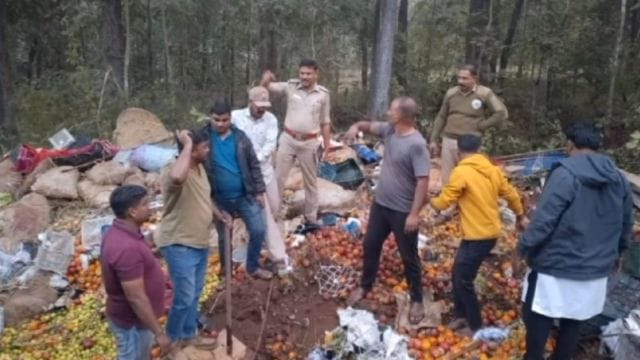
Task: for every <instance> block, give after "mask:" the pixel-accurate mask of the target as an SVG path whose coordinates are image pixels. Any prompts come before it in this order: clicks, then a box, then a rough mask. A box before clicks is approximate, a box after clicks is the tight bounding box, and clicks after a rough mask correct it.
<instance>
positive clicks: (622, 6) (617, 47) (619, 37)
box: [606, 0, 627, 127]
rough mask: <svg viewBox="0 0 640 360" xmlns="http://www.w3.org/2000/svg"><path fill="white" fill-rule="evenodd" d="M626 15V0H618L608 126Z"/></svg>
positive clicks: (611, 117) (608, 99)
mask: <svg viewBox="0 0 640 360" xmlns="http://www.w3.org/2000/svg"><path fill="white" fill-rule="evenodd" d="M626 17H627V0H620V22H619V25H618V33H617V34H616V42H615V46H614V48H613V54H612V55H611V75H610V80H609V96H608V98H607V115H606V116H607V121H608V123H609V126H610V127H613V126H614V121H613V103H614V98H615V94H616V79H617V76H618V69H619V67H620V53H621V52H622V41H623V37H624V24H625V20H626Z"/></svg>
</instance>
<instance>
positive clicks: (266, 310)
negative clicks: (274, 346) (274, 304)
mask: <svg viewBox="0 0 640 360" xmlns="http://www.w3.org/2000/svg"><path fill="white" fill-rule="evenodd" d="M272 290H273V279H271V283H270V284H269V294H268V295H267V303H266V305H265V306H264V313H263V315H264V316H263V317H262V325H261V326H260V334H259V335H258V343H257V344H256V350H255V351H254V352H253V359H252V360H255V359H256V356H258V350H259V349H260V345H261V344H262V335H264V328H265V326H266V325H267V318H268V317H269V304H270V303H271V291H272ZM261 310H262V309H261Z"/></svg>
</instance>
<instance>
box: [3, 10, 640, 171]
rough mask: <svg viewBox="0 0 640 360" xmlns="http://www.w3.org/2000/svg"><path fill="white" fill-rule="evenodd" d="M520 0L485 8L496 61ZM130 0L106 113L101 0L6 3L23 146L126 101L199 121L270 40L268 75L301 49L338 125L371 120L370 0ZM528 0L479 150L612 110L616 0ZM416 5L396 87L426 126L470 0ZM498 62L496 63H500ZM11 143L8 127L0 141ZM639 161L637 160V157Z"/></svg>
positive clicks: (627, 96) (283, 70)
mask: <svg viewBox="0 0 640 360" xmlns="http://www.w3.org/2000/svg"><path fill="white" fill-rule="evenodd" d="M515 2H516V0H501V1H495V0H494V1H492V3H493V5H494V7H492V10H493V12H492V13H491V16H490V17H487V20H488V19H489V18H490V19H491V21H492V23H491V24H487V26H486V29H487V30H486V32H485V33H483V34H480V35H479V37H478V38H477V39H474V40H473V41H475V42H477V43H480V44H484V46H485V51H486V55H487V57H488V58H489V60H490V62H491V61H493V63H495V62H496V60H497V58H499V56H500V54H501V52H502V50H503V48H502V46H503V42H504V39H505V37H506V33H507V28H508V24H509V22H510V20H511V14H512V12H513V7H514V5H515ZM128 3H129V4H130V14H131V19H130V20H131V21H130V24H131V33H130V34H129V38H130V40H131V49H132V53H131V54H130V55H131V58H130V69H129V74H130V75H129V83H130V86H131V88H130V96H129V98H128V99H124V98H123V95H122V94H121V93H120V92H119V91H118V90H117V89H116V87H115V86H114V83H113V81H112V80H111V79H110V80H108V81H107V83H106V87H105V91H104V96H103V97H102V107H101V109H100V111H99V114H98V108H99V106H100V105H99V104H100V103H101V92H102V88H103V81H104V75H105V72H106V71H107V62H106V61H105V57H104V41H103V40H104V39H103V29H102V27H103V15H102V7H103V4H104V1H97V0H73V1H71V0H58V1H36V0H20V1H18V0H10V1H9V16H8V20H9V21H8V31H7V33H8V34H9V36H8V44H7V47H8V49H9V53H10V55H11V63H12V73H11V75H12V76H11V78H12V80H13V82H12V83H13V84H14V87H13V100H12V108H13V113H14V115H15V118H16V120H17V124H18V128H19V131H20V136H21V140H22V141H29V142H33V143H36V144H42V145H46V139H47V138H48V137H49V136H50V135H52V134H53V133H55V132H56V131H57V130H59V129H61V128H63V127H67V128H69V129H71V130H72V131H74V132H84V133H88V134H91V135H95V136H105V137H108V136H109V135H110V134H111V131H112V130H113V127H114V124H115V119H116V118H117V116H118V114H119V113H120V111H122V110H123V109H124V108H126V107H129V106H138V107H143V108H146V109H148V110H150V111H152V112H154V113H156V114H157V115H158V116H159V117H160V118H161V119H162V120H163V121H165V122H166V124H167V126H168V127H169V128H176V127H182V126H195V124H196V123H197V121H198V120H202V119H203V117H206V115H205V114H204V113H205V112H206V111H205V109H206V108H207V106H208V105H209V104H210V103H211V102H212V101H213V100H214V99H217V98H227V99H229V100H230V101H232V103H233V105H234V106H235V107H241V106H245V104H246V90H247V88H248V87H249V86H250V85H251V84H255V82H256V81H258V79H259V77H260V70H261V69H260V68H259V64H260V59H261V57H264V56H265V55H264V54H263V53H262V50H264V48H265V46H267V44H268V42H269V39H270V36H272V35H273V40H274V42H275V50H276V55H277V56H276V58H277V59H276V64H275V66H276V68H274V69H273V70H274V71H275V72H276V73H277V75H278V77H279V79H283V80H286V79H287V78H289V77H294V76H295V75H296V68H297V63H298V61H299V59H300V58H302V57H315V58H317V60H318V61H319V63H320V65H321V79H320V82H321V83H322V84H323V85H325V86H327V87H328V88H329V89H330V90H331V92H332V108H333V125H334V128H335V129H336V130H338V131H340V130H343V129H345V128H346V127H347V126H349V124H351V123H352V122H354V121H356V120H359V119H361V118H363V117H364V112H365V109H366V103H367V89H363V88H362V84H361V83H360V71H361V68H360V67H361V58H362V54H361V50H362V47H361V45H362V44H361V40H362V39H363V38H364V40H365V42H366V43H365V44H364V45H365V47H364V48H365V49H366V50H367V52H368V59H367V60H368V62H369V67H371V58H372V54H373V51H372V46H373V40H374V37H375V27H374V15H375V14H374V7H375V1H367V0H353V1H334V0H261V1H254V0H237V1H223V0H213V1H205V0H143V1H129V2H128ZM525 3H526V5H525V7H524V10H523V13H522V16H521V17H520V19H519V23H518V27H517V29H516V33H515V38H514V42H513V51H512V52H511V58H510V59H509V66H508V67H507V69H503V70H504V74H505V79H504V81H501V82H499V83H498V81H497V80H496V79H497V77H496V76H495V75H496V74H492V73H489V74H483V75H484V76H483V78H484V79H483V81H484V83H485V84H486V85H488V86H490V87H492V88H493V89H494V90H495V91H496V93H498V94H499V95H500V96H501V97H502V98H503V99H504V100H505V103H506V104H507V106H508V108H509V113H510V118H509V121H508V123H507V124H504V126H503V127H501V128H499V129H495V130H493V131H492V132H490V133H489V134H488V135H487V138H486V140H485V145H486V146H487V147H488V149H489V150H490V152H491V153H493V154H504V153H514V152H524V151H530V150H536V149H551V148H555V147H558V146H561V145H562V136H561V132H560V131H559V129H560V128H561V125H562V124H565V123H566V122H569V121H572V120H576V119H598V120H600V119H602V117H603V115H602V114H604V113H605V109H606V105H607V101H606V100H607V89H608V85H609V79H610V77H611V74H610V70H609V62H610V58H611V54H612V50H613V43H614V38H615V35H616V29H617V26H618V20H619V19H618V16H619V15H618V14H619V8H618V7H619V2H618V1H611V0H580V1H555V0H537V1H526V2H525ZM122 4H123V5H124V1H123V2H122ZM409 4H410V9H409V22H408V23H409V31H408V43H407V48H408V55H407V69H406V72H407V79H408V83H407V85H406V87H405V88H401V87H400V86H399V85H398V84H396V83H395V82H394V83H393V84H392V85H393V86H392V95H397V94H408V95H411V96H414V97H415V98H416V99H417V100H418V101H419V103H420V104H421V107H422V117H421V119H422V120H421V124H420V125H421V128H422V129H423V130H424V131H425V132H429V131H430V127H431V124H432V121H433V118H434V117H435V114H436V113H437V111H438V109H439V107H440V103H441V100H442V97H443V94H444V92H445V91H446V90H447V88H449V87H450V86H453V85H455V72H456V69H457V67H458V66H459V65H460V64H462V63H463V62H464V61H465V47H466V45H467V35H468V26H469V14H468V11H469V0H448V1H440V0H412V1H410V2H409ZM163 8H164V9H165V10H166V21H167V24H166V32H167V39H166V42H165V38H164V29H163V23H162V16H161V14H162V10H163ZM629 20H631V19H629ZM489 25H490V26H489ZM365 26H366V27H365ZM629 27H631V26H629ZM269 29H273V34H271V33H270V32H269ZM363 29H364V30H365V31H364V35H365V36H364V37H363V36H362V34H361V33H362V31H363ZM167 53H168V58H167V56H166V54H167ZM639 53H640V42H638V41H637V40H632V38H630V37H628V36H627V37H625V43H624V52H623V54H622V59H621V60H622V61H621V63H622V64H623V66H622V68H621V70H620V74H618V75H619V76H618V78H619V82H618V86H617V89H616V91H617V94H618V96H617V97H616V99H615V108H614V110H615V111H614V117H615V119H614V120H616V122H617V124H618V125H617V127H613V126H611V127H610V129H609V134H608V135H609V137H610V138H613V139H615V140H616V141H615V143H614V142H612V143H611V145H613V146H614V147H617V145H619V144H624V143H626V142H627V141H629V140H630V139H629V138H628V136H629V135H630V134H631V133H633V131H634V130H639V129H640V113H638V112H637V111H636V109H638V108H640V90H638V87H637V84H638V82H639V81H640V71H637V69H638V67H639V66H640V57H639V56H638V54H639ZM169 65H170V68H171V70H172V74H173V76H172V78H170V77H169V71H168V70H169ZM490 67H491V71H495V70H497V65H496V64H491V66H490ZM274 103H275V104H276V107H275V109H274V110H275V112H276V114H277V115H278V116H279V117H280V118H282V115H283V114H284V112H285V107H284V106H283V104H282V100H281V99H274ZM605 125H610V124H606V123H605ZM634 141H635V142H634ZM16 142H17V139H15V138H12V137H11V136H10V135H7V134H0V150H2V151H4V150H6V149H7V148H9V145H14V144H15V143H16ZM632 143H633V144H634V145H633V148H624V149H617V150H616V151H617V153H616V154H618V153H619V154H623V155H624V156H627V155H628V156H632V155H633V154H635V153H636V152H637V149H638V147H637V143H638V141H637V139H633V140H632ZM629 146H631V145H629ZM634 151H635V152H634ZM615 156H618V155H615ZM620 156H622V155H620ZM633 160H635V163H638V162H639V161H637V156H635V157H633ZM631 162H633V161H631Z"/></svg>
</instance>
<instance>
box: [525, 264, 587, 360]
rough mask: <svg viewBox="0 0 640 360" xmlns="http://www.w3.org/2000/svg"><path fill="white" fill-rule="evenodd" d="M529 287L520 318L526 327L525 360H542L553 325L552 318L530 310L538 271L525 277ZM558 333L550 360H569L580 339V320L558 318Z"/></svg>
mask: <svg viewBox="0 0 640 360" xmlns="http://www.w3.org/2000/svg"><path fill="white" fill-rule="evenodd" d="M527 280H528V282H529V287H528V288H527V296H526V297H525V302H524V305H523V306H522V319H523V320H524V324H525V326H526V327H527V352H526V354H525V355H524V359H525V360H542V359H543V358H544V349H545V345H546V344H547V338H548V337H549V332H550V331H551V326H552V325H553V320H554V319H553V318H550V317H547V316H544V315H541V314H538V313H536V312H534V311H532V310H531V306H532V304H533V296H534V295H535V290H536V283H537V281H538V273H537V272H535V271H531V273H530V274H529V277H528V278H527ZM559 320H560V333H559V336H558V341H557V342H556V348H555V350H554V351H553V355H552V356H551V359H552V360H570V359H571V357H572V356H573V353H574V352H575V350H576V347H577V346H578V340H579V339H580V325H581V324H582V321H579V320H573V319H559Z"/></svg>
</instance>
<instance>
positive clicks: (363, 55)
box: [358, 17, 369, 89]
mask: <svg viewBox="0 0 640 360" xmlns="http://www.w3.org/2000/svg"><path fill="white" fill-rule="evenodd" d="M358 42H359V43H360V84H361V85H362V89H367V87H368V78H369V20H368V19H367V18H366V17H364V18H363V19H362V27H361V28H360V34H359V35H358Z"/></svg>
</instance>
